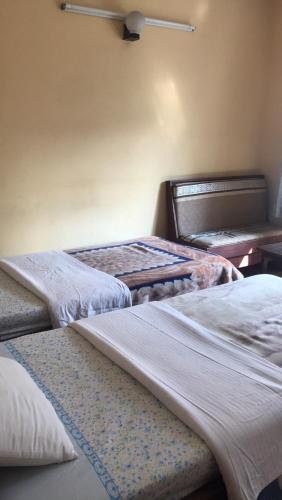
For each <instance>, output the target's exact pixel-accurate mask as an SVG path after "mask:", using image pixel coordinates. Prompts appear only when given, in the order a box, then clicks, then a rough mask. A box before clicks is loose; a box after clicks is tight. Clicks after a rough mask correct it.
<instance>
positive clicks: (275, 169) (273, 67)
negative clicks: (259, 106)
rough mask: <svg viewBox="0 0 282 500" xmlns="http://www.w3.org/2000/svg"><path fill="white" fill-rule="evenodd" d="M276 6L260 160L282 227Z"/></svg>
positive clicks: (279, 15) (280, 37) (281, 27)
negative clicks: (280, 212)
mask: <svg viewBox="0 0 282 500" xmlns="http://www.w3.org/2000/svg"><path fill="white" fill-rule="evenodd" d="M272 4H273V5H272V14H271V16H272V17H271V32H272V37H271V45H270V50H269V56H268V63H267V66H266V72H267V73H268V82H267V87H266V97H265V109H264V116H263V120H262V132H261V138H262V140H261V148H260V150H259V153H260V155H259V156H260V162H261V169H262V170H263V171H264V172H265V174H266V175H267V178H268V182H269V187H270V193H271V204H270V208H271V215H272V217H274V221H275V222H277V223H279V224H280V223H281V220H282V219H280V220H279V219H278V218H276V217H275V208H276V206H275V205H276V199H277V192H278V188H279V182H280V177H281V173H282V2H281V0H274V1H273V2H272ZM281 188H282V185H281ZM281 194H282V192H281ZM275 219H276V220H275Z"/></svg>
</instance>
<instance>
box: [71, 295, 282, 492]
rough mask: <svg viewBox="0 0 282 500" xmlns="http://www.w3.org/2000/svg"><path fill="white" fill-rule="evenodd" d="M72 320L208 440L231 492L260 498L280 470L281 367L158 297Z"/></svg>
mask: <svg viewBox="0 0 282 500" xmlns="http://www.w3.org/2000/svg"><path fill="white" fill-rule="evenodd" d="M71 326H72V328H73V329H75V330H76V331H77V332H79V333H80V334H82V335H83V336H84V337H85V338H87V339H88V340H89V341H90V342H91V343H92V344H93V345H95V347H97V348H98V349H99V350H101V351H102V352H103V353H104V354H105V355H106V356H108V357H109V358H111V359H112V360H113V361H114V362H116V363H117V364H119V365H120V366H121V367H122V368H123V369H125V370H126V371H128V372H129V373H130V374H131V375H133V376H134V377H135V378H136V379H138V380H139V381H140V382H141V383H143V384H144V385H145V386H146V387H147V388H148V389H149V390H150V391H151V392H152V393H153V394H154V395H155V396H156V397H157V398H158V399H159V400H161V401H162V402H163V403H164V404H165V405H166V406H167V407H168V408H169V409H170V410H171V411H172V412H173V413H174V414H175V415H176V416H178V417H179V418H180V419H181V420H182V421H183V422H184V423H186V424H187V425H188V426H189V427H191V428H192V429H193V430H194V431H195V432H197V433H198V434H199V435H200V436H201V437H202V438H203V439H204V440H205V441H206V442H207V444H208V446H209V448H210V449H211V451H212V452H213V454H214V456H215V458H216V461H217V463H218V466H219V468H220V470H221V473H222V475H223V478H224V481H225V484H226V487H227V491H228V496H229V498H230V500H231V499H232V500H243V499H244V500H255V499H256V498H257V496H258V494H259V493H260V492H261V491H262V490H263V489H264V488H265V487H266V486H267V485H268V484H270V483H271V482H272V481H273V480H275V479H276V478H278V477H279V476H280V475H281V473H282V447H281V433H282V418H281V414H282V397H281V395H282V374H281V370H280V369H279V368H278V367H276V366H275V365H273V364H272V363H269V362H268V361H265V360H263V359H261V358H260V357H259V356H257V355H256V354H254V353H252V352H250V351H248V350H247V349H245V348H244V347H240V346H238V345H235V344H233V343H232V342H230V341H229V340H224V339H220V338H218V337H216V336H214V335H213V334H212V333H211V332H210V331H209V330H207V329H206V328H204V327H203V326H201V325H199V324H198V323H196V322H194V321H193V320H190V319H188V318H186V317H185V316H183V315H182V314H180V313H178V312H177V311H175V310H173V309H172V308H170V307H169V306H167V305H165V304H160V303H155V304H147V305H142V306H137V307H134V308H132V309H130V310H126V311H117V312H114V313H112V314H108V315H106V316H100V317H97V318H92V319H91V318H89V319H87V320H84V321H82V322H77V323H74V324H72V325H71Z"/></svg>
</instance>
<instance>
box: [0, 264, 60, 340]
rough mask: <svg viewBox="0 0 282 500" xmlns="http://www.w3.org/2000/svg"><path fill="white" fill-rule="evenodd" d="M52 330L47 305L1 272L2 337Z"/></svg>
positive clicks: (0, 330) (0, 313)
mask: <svg viewBox="0 0 282 500" xmlns="http://www.w3.org/2000/svg"><path fill="white" fill-rule="evenodd" d="M47 328H51V324H50V320H49V315H48V311H47V307H46V305H45V304H44V303H43V302H42V301H41V300H40V299H38V298H37V297H35V295H33V293H31V292H29V291H28V290H27V289H26V288H24V287H23V286H22V285H20V284H19V283H17V282H16V281H15V280H13V279H12V278H10V277H9V276H8V275H7V274H6V273H4V271H2V270H0V337H1V339H3V340H4V339H5V338H9V337H11V336H13V335H19V334H22V335H24V334H26V333H32V332H36V331H42V330H46V329H47Z"/></svg>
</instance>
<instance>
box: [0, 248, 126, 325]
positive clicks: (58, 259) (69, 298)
mask: <svg viewBox="0 0 282 500" xmlns="http://www.w3.org/2000/svg"><path fill="white" fill-rule="evenodd" d="M0 268H1V269H3V271H5V272H6V273H7V274H9V275H10V276H11V277H12V278H14V279H15V280H16V281H18V282H19V283H20V284H21V285H23V286H24V287H26V288H28V290H30V291H31V292H33V293H34V294H35V295H37V296H38V297H39V298H40V299H42V300H43V301H44V302H45V303H46V304H47V306H48V310H49V314H50V319H51V322H52V325H53V327H54V328H59V327H64V326H66V325H68V324H69V323H70V322H72V321H75V320H77V319H80V318H87V317H88V316H92V315H95V314H100V313H105V312H109V311H113V310H115V309H120V308H123V307H128V306H130V305H131V294H130V291H129V288H128V287H127V286H126V285H125V284H124V283H122V282H121V281H120V280H118V279H116V278H114V277H113V276H110V275H108V274H106V273H103V272H101V271H97V270H96V269H93V268H91V267H89V266H86V265H85V264H83V263H82V262H79V261H78V260H76V259H74V258H73V257H71V256H70V255H67V254H66V253H64V252H60V251H52V252H46V253H35V254H29V255H20V256H17V257H9V258H5V259H1V260H0Z"/></svg>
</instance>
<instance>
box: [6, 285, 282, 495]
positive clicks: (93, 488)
mask: <svg viewBox="0 0 282 500" xmlns="http://www.w3.org/2000/svg"><path fill="white" fill-rule="evenodd" d="M281 300H282V282H281V279H280V278H276V277H271V276H256V277H252V278H247V279H245V280H243V281H238V282H236V283H232V284H227V285H224V286H221V287H216V288H213V289H210V290H203V291H200V292H196V293H195V294H186V295H182V296H179V297H175V298H173V299H169V300H167V301H166V303H167V304H169V305H170V306H172V307H173V308H174V309H176V310H179V311H180V312H182V313H183V314H184V315H187V316H190V317H192V318H193V319H194V320H196V321H197V322H198V323H201V324H202V325H204V326H205V325H209V327H212V328H213V330H214V332H215V334H216V335H219V336H223V337H224V336H226V335H227V336H228V337H229V338H230V339H232V341H233V342H235V343H242V342H243V345H244V346H246V347H247V348H248V349H251V350H253V351H254V352H257V353H259V355H260V356H262V357H264V358H267V359H269V360H270V361H272V362H273V363H276V364H278V365H279V366H282V360H281V353H282V343H281V342H282V341H281V333H282V330H281V328H282V327H281V325H282V321H281ZM101 317H102V316H100V318H101ZM279 317H280V320H279ZM231 318H232V319H231ZM266 338H268V339H269V342H267V343H265V342H264V340H265V339H266ZM0 350H1V354H2V355H7V356H11V357H13V358H14V359H16V360H17V361H19V362H20V363H21V364H22V365H23V366H24V367H25V368H26V369H27V370H28V371H29V373H30V374H31V376H32V377H33V378H34V380H35V381H36V383H37V384H38V385H39V387H40V388H41V389H42V390H43V391H44V392H45V394H46V395H47V397H48V398H49V400H50V401H51V402H52V404H53V405H54V407H55V409H56V411H57V413H58V415H59V416H60V418H61V420H62V421H63V422H64V424H65V427H66V428H67V430H68V432H69V434H70V436H71V437H72V440H73V441H74V443H75V446H76V448H77V450H78V453H79V459H78V460H76V461H75V462H70V463H67V464H63V465H59V466H56V465H55V466H48V467H37V468H36V467H33V468H17V469H16V470H15V469H12V468H5V469H2V470H0V496H1V500H8V499H9V500H10V499H11V498H12V499H13V500H20V499H21V500H27V499H30V498H40V500H45V499H46V500H47V498H50V497H52V498H54V500H59V499H60V500H64V499H68V500H77V498H79V500H90V499H91V500H92V499H93V498H95V500H103V499H105V500H106V499H109V498H111V499H129V498H131V499H137V498H138V499H139V498H140V499H141V498H150V499H177V498H189V499H191V500H192V499H193V500H194V499H201V500H206V499H211V498H214V499H217V500H220V499H221V498H225V493H224V488H223V487H222V483H221V482H220V478H219V473H218V469H217V466H216V463H215V460H214V458H213V456H212V454H211V452H210V450H209V449H208V447H207V446H206V445H205V443H204V442H203V441H202V440H201V439H200V438H199V437H198V436H197V435H196V434H195V433H194V432H193V431H191V430H190V429H189V428H187V426H185V425H184V424H183V423H182V422H180V420H179V419H178V418H177V417H175V416H174V415H173V414H172V413H171V412H170V411H168V410H167V409H166V408H165V407H164V406H163V405H162V404H161V403H160V402H159V401H158V400H157V399H156V398H155V397H154V396H153V395H152V394H151V393H150V392H148V391H147V390H146V389H145V387H143V386H142V385H141V384H140V383H138V382H137V381H136V380H135V379H134V378H132V377H131V376H130V375H128V374H127V373H125V372H124V371H123V370H122V369H121V368H119V367H118V366H117V365H116V364H115V363H113V362H112V361H110V360H109V359H107V358H106V357H105V356H104V355H103V354H101V353H100V352H99V351H98V350H96V349H95V348H93V346H92V345H91V344H90V343H89V342H88V341H87V340H86V339H85V338H83V337H81V336H80V335H77V333H76V332H75V331H74V330H73V329H72V328H69V327H68V328H65V329H60V330H52V331H49V332H47V333H46V332H45V333H38V334H37V335H28V336H25V337H20V338H18V339H14V340H10V341H8V342H4V343H2V344H1V348H0ZM47 485H48V488H47ZM266 499H268V500H278V499H281V491H280V489H279V488H278V486H277V485H276V484H273V485H271V486H270V488H267V490H265V492H264V493H263V494H262V495H260V500H266Z"/></svg>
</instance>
